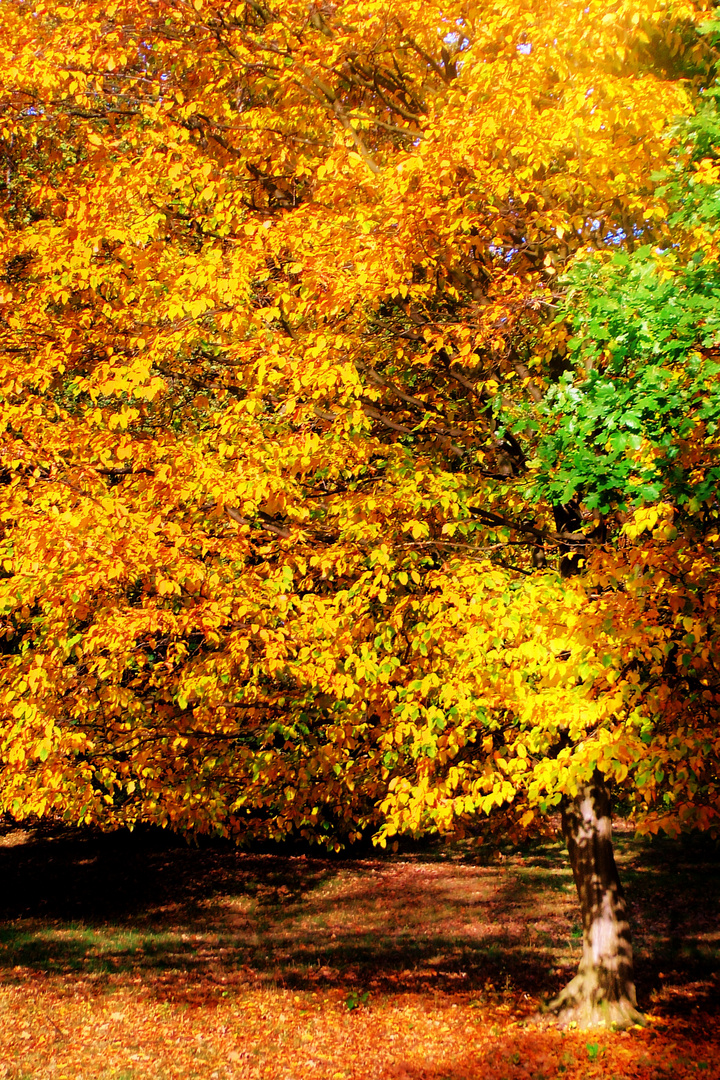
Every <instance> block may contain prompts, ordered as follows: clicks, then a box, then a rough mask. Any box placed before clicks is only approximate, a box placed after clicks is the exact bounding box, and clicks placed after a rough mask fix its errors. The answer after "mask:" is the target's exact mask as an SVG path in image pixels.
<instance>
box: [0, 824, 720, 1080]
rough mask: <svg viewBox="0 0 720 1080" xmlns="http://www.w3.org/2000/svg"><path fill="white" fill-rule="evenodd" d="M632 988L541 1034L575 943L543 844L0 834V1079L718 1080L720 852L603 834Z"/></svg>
mask: <svg viewBox="0 0 720 1080" xmlns="http://www.w3.org/2000/svg"><path fill="white" fill-rule="evenodd" d="M618 848H619V861H620V864H621V873H622V875H623V878H624V880H625V882H626V887H627V889H628V892H629V896H630V901H631V908H632V915H633V925H634V932H635V950H636V957H637V981H638V995H639V998H640V1002H641V1005H642V1006H643V1007H644V1008H645V1010H646V1011H647V1012H648V1013H649V1020H650V1022H649V1025H648V1027H647V1028H645V1029H634V1030H632V1031H630V1032H626V1033H619V1034H606V1033H602V1034H601V1033H597V1034H593V1035H588V1034H587V1033H584V1034H581V1033H578V1032H573V1031H570V1032H566V1033H561V1032H558V1031H556V1030H555V1029H554V1028H552V1027H551V1026H548V1025H543V1024H542V1023H540V1024H538V1023H537V1022H536V1021H535V1019H534V1014H535V1013H536V1010H537V1009H538V1006H539V1005H540V1003H541V1000H542V997H543V996H547V995H548V994H550V993H554V992H556V991H557V990H559V989H560V987H561V986H562V985H563V984H564V983H565V982H567V980H568V979H569V978H570V976H571V975H572V973H573V970H574V968H575V966H576V964H577V959H578V955H579V946H580V927H579V924H578V909H577V902H576V898H575V894H574V889H573V886H572V878H571V875H570V872H569V869H568V868H567V863H566V859H565V857H564V853H563V850H562V847H561V845H560V844H559V843H555V842H546V843H544V844H537V845H534V846H528V847H527V848H525V849H524V850H523V851H522V852H510V851H507V852H505V853H503V852H499V853H498V852H496V853H495V854H493V855H492V856H491V857H489V856H485V855H484V854H483V851H484V849H483V848H482V847H480V848H478V847H474V846H472V845H466V846H460V845H456V846H454V847H449V848H445V849H444V850H442V849H438V848H427V849H424V850H419V851H415V852H410V853H407V852H406V853H405V854H404V855H403V854H400V855H397V856H388V857H383V858H378V857H377V855H375V854H372V853H370V854H368V855H367V857H364V858H357V859H340V858H319V857H310V856H307V855H298V854H297V853H296V854H283V855H277V854H273V855H270V854H263V855H260V854H242V853H238V852H236V851H234V850H232V849H230V848H228V847H223V846H218V845H203V846H201V847H199V848H190V847H187V846H183V845H182V844H180V843H178V842H177V841H173V840H172V839H171V838H167V837H165V836H158V835H157V834H144V835H138V834H135V835H133V836H130V835H115V836H100V835H97V834H93V833H91V832H68V831H63V830H60V829H53V828H47V827H44V828H40V827H38V828H32V827H29V828H25V829H18V828H17V827H10V826H8V827H7V828H6V830H5V832H4V834H3V835H1V836H0V880H1V881H2V882H3V886H4V888H3V893H2V895H1V896H0V917H1V918H2V925H1V928H0V1078H12V1080H21V1078H28V1080H29V1078H33V1080H35V1078H37V1080H45V1078H48V1080H65V1078H67V1080H145V1078H147V1080H165V1078H167V1080H170V1078H180V1080H189V1078H191V1077H197V1078H203V1080H205V1078H208V1080H216V1078H217V1080H230V1078H237V1080H246V1078H248V1080H250V1078H253V1080H254V1078H257V1080H261V1078H268V1080H276V1078H277V1080H300V1078H303V1080H304V1078H306V1077H307V1078H311V1080H314V1078H317V1080H325V1078H332V1080H341V1078H342V1080H344V1078H357V1080H365V1078H368V1080H370V1078H377V1080H386V1078H387V1080H391V1078H393V1080H465V1078H471V1077H472V1078H476V1077H477V1078H482V1080H525V1078H528V1080H551V1078H552V1080H555V1078H559V1077H563V1078H572V1077H576V1078H579V1077H582V1078H585V1077H602V1078H607V1080H621V1078H622V1080H625V1078H628V1080H629V1078H633V1080H634V1078H637V1080H661V1078H663V1077H669V1076H671V1075H672V1076H675V1077H682V1078H684V1077H706V1078H711V1077H713V1078H720V1023H718V1021H720V979H719V978H718V969H719V967H720V965H719V964H718V959H719V955H720V932H719V929H720V921H719V920H718V910H719V900H720V859H719V858H718V853H717V850H716V849H714V848H713V847H712V846H710V845H708V844H706V843H700V842H690V843H685V844H679V843H671V842H668V841H665V842H658V841H655V842H653V843H647V842H646V843H640V842H639V841H636V840H634V839H633V838H632V837H631V835H630V834H625V835H621V836H620V837H619V841H618Z"/></svg>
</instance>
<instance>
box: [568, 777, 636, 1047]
mask: <svg viewBox="0 0 720 1080" xmlns="http://www.w3.org/2000/svg"><path fill="white" fill-rule="evenodd" d="M562 829H563V835H564V837H565V842H566V844H567V848H568V854H569V855H570V863H571V865H572V872H573V877H574V878H575V886H576V888H577V892H578V897H579V898H580V907H581V910H582V926H583V954H582V959H581V961H580V966H579V968H578V973H577V975H576V976H575V978H574V979H573V980H572V982H570V983H569V984H568V985H567V986H566V987H565V989H564V990H563V991H562V992H561V993H560V994H559V996H558V997H557V998H555V1000H554V1001H553V1002H551V1003H550V1006H549V1009H550V1011H551V1012H554V1013H557V1014H558V1022H559V1023H560V1025H561V1026H567V1025H568V1024H577V1026H578V1027H581V1028H588V1027H614V1028H619V1027H628V1026H629V1025H631V1024H637V1023H643V1017H642V1015H641V1014H640V1013H639V1012H638V1011H637V1008H636V1000H635V983H634V982H633V955H632V943H631V941H630V926H629V924H628V921H627V913H626V909H625V896H624V893H623V889H622V885H621V884H620V878H619V877H618V872H617V866H616V865H615V856H614V854H613V847H612V830H611V822H610V795H609V792H608V788H607V785H606V783H605V780H604V778H603V777H602V775H601V774H600V773H599V772H598V771H597V770H595V774H594V775H593V778H592V780H590V781H589V782H588V783H586V784H584V785H583V786H582V787H581V788H580V789H579V791H578V793H577V795H576V796H575V798H574V799H569V798H568V799H566V800H565V801H564V804H563V807H562Z"/></svg>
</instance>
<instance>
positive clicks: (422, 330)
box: [0, 0, 720, 845]
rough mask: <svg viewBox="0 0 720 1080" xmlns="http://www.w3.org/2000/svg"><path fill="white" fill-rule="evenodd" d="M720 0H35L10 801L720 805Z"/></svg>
mask: <svg viewBox="0 0 720 1080" xmlns="http://www.w3.org/2000/svg"><path fill="white" fill-rule="evenodd" d="M705 7H707V8H708V10H707V11H706V10H704V8H705ZM710 7H711V6H710V5H709V4H708V5H704V4H703V3H698V4H691V3H685V2H679V0H678V2H676V0H642V2H641V3H637V2H634V3H632V4H631V3H629V2H625V0H619V2H616V3H613V4H611V5H610V6H608V5H607V4H598V3H596V2H595V0H589V2H588V0H565V2H563V3H562V4H553V5H545V4H539V3H537V2H536V0H503V2H500V0H487V2H483V3H480V2H474V0H449V2H444V3H439V2H432V0H402V2H396V0H383V2H382V3H380V2H377V0H344V2H338V3H318V4H308V3H307V2H306V0H302V2H300V0H284V2H283V3H282V4H280V3H272V2H271V3H269V4H267V5H266V4H264V3H261V2H256V0H240V2H238V0H193V2H192V3H190V2H188V0H123V2H111V3H109V4H108V3H106V2H103V3H99V2H97V3H96V2H94V0H84V2H76V3H61V2H59V0H45V2H43V0H37V2H35V0H5V2H4V3H3V5H2V7H1V8H0V60H1V62H0V82H1V89H0V139H1V140H2V154H3V162H2V166H3V167H2V178H1V181H0V182H1V183H2V195H1V198H2V237H1V248H2V250H1V251H0V266H1V267H2V286H1V295H0V299H1V300H2V309H1V311H0V454H1V455H2V461H1V462H0V467H1V469H2V473H1V480H2V485H3V486H2V489H1V490H2V493H3V498H2V539H1V540H0V546H1V549H2V551H1V557H0V562H1V564H2V573H3V577H2V580H1V582H0V603H1V605H2V620H3V624H2V633H3V638H2V650H3V656H2V668H1V671H0V702H1V703H2V709H3V726H2V742H1V744H0V755H1V756H2V761H3V771H2V778H1V780H0V793H1V794H0V800H1V803H2V807H3V808H4V809H5V810H7V811H9V812H11V813H12V814H14V815H16V816H17V817H22V816H23V815H26V814H29V813H39V814H42V813H44V812H46V811H50V810H52V811H54V812H59V813H61V814H62V815H64V816H65V818H66V819H67V820H70V821H74V822H82V821H85V822H100V823H102V824H104V825H108V826H121V825H130V826H132V825H133V824H134V823H136V822H139V821H150V822H155V823H160V824H163V825H168V826H170V827H172V828H176V829H189V830H199V831H213V832H219V833H222V834H224V835H231V836H234V837H236V838H237V839H238V840H240V841H243V840H245V839H247V838H251V837H270V838H279V837H282V836H285V835H287V834H289V833H295V834H298V833H299V834H300V835H302V836H305V837H309V838H316V839H321V840H323V839H324V840H325V841H326V842H328V843H330V844H331V845H339V844H341V843H345V842H348V841H350V842H352V841H353V839H355V838H356V837H359V836H360V835H362V834H365V833H367V832H371V833H373V834H375V835H376V837H377V839H378V840H379V841H380V842H381V843H383V844H384V843H386V842H387V840H388V838H391V837H393V836H394V835H395V834H396V833H399V832H409V833H411V834H419V833H422V832H427V831H440V832H447V831H453V832H458V831H461V832H462V831H463V830H464V829H467V828H469V827H471V826H472V825H473V823H475V822H476V821H477V820H478V819H479V818H482V817H483V816H485V815H488V814H490V813H494V814H498V815H500V816H501V818H502V822H503V828H504V829H505V831H506V833H508V834H509V835H511V836H520V835H522V834H524V832H525V831H527V830H531V829H533V828H536V827H539V828H543V822H544V820H545V818H546V815H547V814H548V812H551V811H552V810H554V809H557V808H558V807H566V806H567V805H569V803H568V800H572V799H576V798H577V797H578V793H579V792H582V791H584V790H585V789H586V788H587V785H593V784H595V785H597V784H598V783H599V784H601V785H602V787H603V790H604V791H607V790H609V788H612V790H613V791H614V792H615V794H616V795H617V796H618V797H619V798H621V799H623V800H624V801H625V805H626V806H627V807H628V809H630V810H632V812H633V814H634V816H635V820H636V821H637V823H638V825H639V826H640V828H642V829H645V830H649V831H651V832H655V831H657V830H659V829H665V830H667V831H669V832H671V833H674V832H677V831H678V830H680V829H682V828H686V827H700V828H705V829H711V830H713V831H715V830H716V829H717V826H718V822H719V821H720V818H719V813H720V788H719V784H720V781H719V779H718V754H719V753H720V735H719V734H718V709H719V707H720V681H719V679H720V674H719V672H718V667H717V657H718V655H720V648H719V645H720V643H719V642H718V630H717V615H716V610H717V606H718V594H719V591H720V590H719V583H718V545H719V544H720V515H719V507H718V499H717V486H718V478H719V476H720V465H719V462H718V447H719V438H720V436H719V435H718V422H719V420H720V391H719V390H718V374H719V373H720V364H719V363H718V355H719V351H718V344H719V342H720V264H719V261H718V260H719V254H720V253H719V251H718V243H717V231H718V216H719V215H720V199H719V198H718V190H719V186H718V185H719V179H720V172H719V165H718V156H717V148H718V146H719V145H720V116H719V115H718V112H717V109H716V100H717V95H718V91H717V90H716V88H715V81H714V79H715V63H716V61H717V56H718V53H717V45H716V43H717V41H718V39H720V33H719V32H718V29H717V24H716V23H715V22H713V19H712V17H711V12H710ZM602 797H603V798H604V795H603V796H602ZM601 801H602V800H601Z"/></svg>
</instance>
